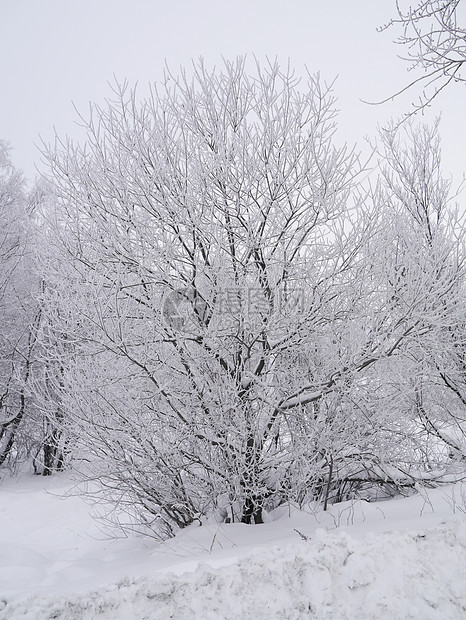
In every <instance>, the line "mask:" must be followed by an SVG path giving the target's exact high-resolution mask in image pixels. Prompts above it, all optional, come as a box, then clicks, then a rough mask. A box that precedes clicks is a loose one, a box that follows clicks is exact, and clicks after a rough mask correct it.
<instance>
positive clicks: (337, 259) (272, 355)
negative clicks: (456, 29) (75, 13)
mask: <svg viewBox="0 0 466 620" xmlns="http://www.w3.org/2000/svg"><path fill="white" fill-rule="evenodd" d="M335 116H336V115H335V110H334V99H333V97H332V94H331V92H330V90H329V88H328V87H326V86H325V85H323V84H322V83H321V82H320V80H319V79H317V78H315V77H312V76H308V77H307V79H306V80H305V81H303V82H302V83H301V82H300V81H299V80H298V79H297V78H296V77H295V75H294V74H293V72H292V71H291V70H290V69H288V70H287V71H285V72H282V71H281V70H280V68H279V67H278V65H276V64H272V65H269V66H267V67H266V68H265V69H264V68H260V67H259V66H258V67H257V70H256V72H255V74H253V75H248V73H247V72H246V69H245V63H244V61H243V60H242V59H239V60H238V61H236V62H233V63H228V62H227V63H225V67H224V69H223V71H216V70H214V71H208V70H207V69H206V68H205V66H204V65H203V64H202V63H201V64H197V65H195V66H194V67H193V69H192V72H191V74H190V75H188V74H187V73H182V74H181V75H180V76H174V75H172V74H167V76H166V80H165V82H164V83H163V84H162V85H161V86H159V87H157V88H155V87H154V89H153V91H152V93H151V95H150V97H149V98H148V99H146V100H144V101H138V99H137V96H136V93H135V92H134V91H131V90H130V89H129V88H128V87H127V86H126V85H123V86H122V87H117V88H116V89H115V100H114V101H110V102H109V103H108V106H107V107H106V108H99V107H95V108H93V110H92V114H91V117H90V119H89V120H88V121H85V120H84V119H83V122H85V123H86V124H87V130H88V134H87V137H88V139H87V143H86V145H85V146H82V147H81V146H79V145H76V144H73V143H71V142H65V143H63V142H57V144H56V146H55V148H53V149H50V151H49V153H48V158H49V162H50V172H51V182H52V184H53V186H54V193H55V210H54V212H53V214H49V225H48V239H49V251H48V254H47V257H46V259H45V260H46V272H47V274H48V286H47V288H46V290H45V291H44V306H45V311H46V314H47V316H48V321H49V324H50V326H51V329H52V330H54V333H55V342H58V343H61V344H60V347H61V353H60V355H59V360H58V362H59V365H60V368H61V369H62V372H61V373H60V380H59V381H56V383H55V387H54V390H55V391H56V393H59V394H60V399H61V403H62V404H63V406H64V407H65V409H66V411H67V415H69V416H70V418H71V419H72V420H73V425H74V432H75V434H76V443H77V444H80V445H81V448H80V449H81V453H82V455H83V456H84V457H86V462H88V463H89V464H88V465H86V473H87V476H88V477H89V476H95V477H96V478H98V479H99V480H100V484H101V487H100V489H101V491H102V492H103V493H104V497H105V498H107V499H113V501H115V502H117V503H118V505H119V506H122V507H124V508H125V510H126V512H128V511H130V510H131V509H133V511H134V519H135V523H139V524H140V523H144V524H146V525H149V526H150V527H151V528H153V529H154V530H156V531H158V532H159V533H161V534H163V535H170V534H171V533H172V532H173V528H176V527H182V526H184V525H186V524H188V523H190V522H192V520H193V519H195V518H196V517H200V516H201V515H206V514H211V513H215V512H216V514H217V516H218V517H219V518H230V519H233V520H236V519H240V520H241V521H243V522H245V523H251V522H256V523H259V522H261V521H262V516H263V515H262V512H263V510H264V509H267V508H270V507H273V506H276V505H277V504H279V503H281V502H283V501H289V500H293V501H299V502H302V501H307V500H309V499H311V498H316V497H321V498H323V499H324V501H327V500H328V498H329V496H330V495H331V493H334V494H335V493H337V494H338V493H340V494H341V493H342V492H343V491H342V486H341V484H343V485H344V484H346V483H348V484H349V485H351V484H352V482H351V481H352V480H353V481H354V480H355V479H356V476H355V475H353V478H351V476H350V474H354V472H355V468H356V469H357V468H359V469H361V468H362V469H363V470H366V469H367V463H368V462H369V461H370V463H371V466H372V465H373V467H374V468H376V467H378V470H377V475H378V476H379V477H380V476H381V475H384V474H383V471H382V470H381V466H382V465H383V456H384V455H386V454H387V450H388V448H386V445H388V444H389V446H390V449H391V450H392V452H393V460H394V461H395V460H396V458H397V456H396V454H395V452H396V450H395V449H394V441H396V440H394V430H393V425H392V427H390V428H389V429H388V431H387V433H386V437H385V438H384V439H380V437H381V415H382V414H383V415H384V413H383V412H382V414H381V412H380V411H379V410H378V408H377V407H376V406H374V402H375V401H374V397H373V395H372V394H373V389H374V386H379V384H377V377H378V378H379V380H380V369H381V368H382V367H383V364H386V363H388V360H391V359H392V358H393V357H394V356H395V354H397V353H398V351H400V349H401V348H402V347H404V346H405V344H406V343H410V342H411V341H412V339H413V338H416V337H419V336H420V335H421V334H422V333H423V332H424V331H425V330H426V329H427V328H426V326H425V325H424V323H423V318H422V316H421V315H422V313H423V312H424V310H425V308H426V307H428V308H429V311H432V312H438V311H439V308H440V307H441V306H442V304H443V300H444V299H447V297H448V293H447V291H445V290H444V289H443V288H442V287H441V286H440V287H439V288H438V290H433V289H432V290H430V289H429V290H427V291H425V290H423V289H422V286H421V284H422V283H417V282H415V274H414V272H413V286H412V287H411V288H410V291H409V295H410V298H409V299H410V301H409V303H408V304H404V305H403V304H400V303H398V306H397V312H396V313H394V311H393V308H394V306H395V305H396V301H395V297H396V291H395V290H394V285H393V283H391V282H390V277H389V276H390V273H391V272H390V269H391V270H392V272H393V274H397V273H398V271H397V269H398V265H396V264H395V263H394V260H393V254H392V245H391V244H392V242H393V239H394V237H395V235H394V233H393V231H394V229H395V228H396V226H395V222H394V221H392V220H390V223H389V225H387V223H386V222H382V221H381V219H380V218H381V216H383V215H384V214H385V213H386V212H385V211H384V209H383V207H384V200H385V198H384V196H383V193H381V192H374V193H373V195H371V194H370V193H367V194H364V193H363V192H362V191H361V190H360V188H359V186H358V174H359V173H360V171H361V167H360V164H359V162H358V158H357V157H356V155H355V154H354V152H353V151H351V150H349V149H348V148H347V147H345V146H340V147H339V146H338V143H337V139H336V136H335ZM392 233H393V234H392ZM385 259H386V260H385ZM387 269H388V272H387ZM387 273H388V275H387ZM395 288H396V287H395ZM422 304H424V305H422ZM426 304H427V306H426ZM60 347H59V348H60ZM55 350H58V349H55ZM377 369H379V370H377ZM377 372H378V373H379V374H378V375H377ZM370 457H373V458H370ZM399 460H400V459H399V458H398V461H399ZM381 471H382V474H381V473H380V472H381ZM340 483H341V484H340Z"/></svg>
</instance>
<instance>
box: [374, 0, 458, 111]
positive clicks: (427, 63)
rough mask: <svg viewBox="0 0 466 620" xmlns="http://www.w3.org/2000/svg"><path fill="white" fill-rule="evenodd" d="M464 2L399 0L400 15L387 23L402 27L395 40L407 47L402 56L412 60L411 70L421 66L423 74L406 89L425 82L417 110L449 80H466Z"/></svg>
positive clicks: (448, 83)
mask: <svg viewBox="0 0 466 620" xmlns="http://www.w3.org/2000/svg"><path fill="white" fill-rule="evenodd" d="M463 5H464V3H460V0H422V1H421V2H418V3H417V4H416V5H412V4H409V3H406V2H403V1H398V0H397V2H396V9H397V17H396V18H394V19H392V20H391V21H390V22H389V24H388V25H387V26H385V28H388V27H390V26H393V27H397V28H401V29H402V34H401V35H400V36H399V37H398V39H397V41H396V42H397V43H398V44H399V45H401V46H403V47H404V48H405V49H406V50H407V51H406V54H407V55H406V56H404V57H403V59H404V60H406V61H408V62H409V63H410V69H411V70H417V69H421V70H422V74H421V75H420V76H417V77H416V78H414V79H413V80H412V81H411V83H410V84H409V85H408V86H407V87H405V88H404V89H403V91H404V90H407V89H408V88H411V87H413V86H415V85H416V84H419V83H420V84H421V85H422V87H423V91H422V95H421V97H420V98H419V103H418V104H417V105H416V106H415V111H418V110H420V109H423V108H424V107H425V106H427V105H429V104H430V103H431V101H432V100H433V99H434V98H435V97H436V96H437V95H438V94H439V93H440V92H441V91H442V90H443V89H444V88H446V87H448V86H449V85H450V84H452V83H455V82H456V83H458V82H459V83H463V84H464V82H465V80H466V77H465V76H464V65H465V62H466V21H465V17H466V15H465V13H464V12H462V9H464V6H463ZM403 91H402V92H403Z"/></svg>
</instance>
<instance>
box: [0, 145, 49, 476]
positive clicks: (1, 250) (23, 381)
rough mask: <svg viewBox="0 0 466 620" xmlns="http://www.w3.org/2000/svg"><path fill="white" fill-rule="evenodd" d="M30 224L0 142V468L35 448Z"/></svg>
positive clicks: (17, 178)
mask: <svg viewBox="0 0 466 620" xmlns="http://www.w3.org/2000/svg"><path fill="white" fill-rule="evenodd" d="M28 220H29V213H28V200H27V196H26V193H25V188H24V181H23V177H22V175H21V174H20V173H19V172H18V171H16V170H15V168H14V167H13V165H12V163H11V161H10V158H9V149H8V147H7V145H6V144H5V143H4V142H0V230H1V233H0V315H1V323H2V330H1V337H0V466H1V465H6V464H10V465H12V464H14V463H15V462H17V461H18V460H21V459H22V458H25V456H26V455H27V454H28V453H29V452H30V450H31V449H32V445H33V440H32V432H31V424H32V425H33V417H34V416H33V413H32V405H31V398H30V391H29V383H30V379H31V372H32V368H31V367H32V364H33V360H34V350H35V346H36V339H37V326H38V322H39V320H40V312H39V310H38V306H37V304H35V303H34V301H33V299H32V293H33V291H34V288H35V284H36V279H35V276H34V273H33V262H32V247H31V245H30V243H29V241H30V240H29V238H28Z"/></svg>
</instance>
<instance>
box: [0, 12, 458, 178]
mask: <svg viewBox="0 0 466 620" xmlns="http://www.w3.org/2000/svg"><path fill="white" fill-rule="evenodd" d="M413 1H415V0H413ZM394 4H395V2H394V0H384V1H383V2H380V1H374V0H351V1H350V0H333V2H328V3H327V2H325V3H324V2H321V1H317V0H286V1H285V0H249V1H247V0H235V1H230V2H226V1H223V0H176V1H173V0H172V1H169V0H131V1H130V0H0V7H1V8H0V67H1V82H0V138H1V139H4V140H7V141H9V142H10V143H11V145H12V147H13V149H14V150H13V160H14V163H15V164H16V165H17V166H18V167H20V168H22V169H23V170H24V172H25V174H26V175H27V176H28V177H29V178H32V177H33V176H34V174H35V168H34V167H35V165H39V166H40V156H39V154H38V151H37V149H36V147H35V146H34V144H35V143H36V144H37V143H39V136H41V137H42V138H43V139H44V140H45V141H50V140H51V139H52V137H53V135H54V127H55V128H56V130H57V132H58V133H59V134H60V135H62V136H63V135H64V134H69V135H71V136H73V137H76V136H78V135H79V130H78V128H77V126H76V120H77V116H76V112H75V111H74V109H73V105H72V102H74V104H75V105H76V106H77V108H78V109H79V110H80V111H82V112H84V114H85V113H86V110H87V108H88V103H89V102H90V101H95V102H98V103H102V102H103V100H104V98H105V97H106V96H110V95H111V91H110V88H109V86H108V82H109V81H112V79H113V76H116V77H117V78H118V79H119V80H123V79H124V78H128V79H129V80H130V82H135V81H139V82H140V83H141V84H147V83H148V82H153V81H158V80H160V79H161V78H162V73H163V67H164V63H165V61H166V62H167V63H168V64H169V66H170V67H171V68H172V69H175V70H176V69H177V67H179V66H180V65H183V66H185V65H187V64H189V63H190V60H191V59H192V58H195V59H197V58H199V57H200V56H202V57H203V58H204V59H205V60H206V61H207V63H209V64H214V63H215V64H220V63H221V58H222V56H224V57H226V58H233V57H235V56H237V55H239V54H249V55H253V54H254V55H256V56H257V57H258V58H259V60H260V59H264V58H265V57H266V56H268V57H272V58H275V57H278V59H279V61H280V62H283V63H286V62H287V61H288V59H289V60H290V61H291V63H292V65H293V66H294V67H295V68H296V69H297V70H298V72H302V70H303V67H304V66H305V65H306V66H307V67H308V69H309V70H310V71H311V72H317V71H320V73H321V76H322V77H323V78H324V79H325V80H327V81H329V82H331V81H333V80H334V78H336V77H337V76H338V79H337V81H336V82H335V86H334V90H335V94H336V95H337V97H338V103H339V108H340V109H341V116H340V127H341V136H342V137H344V138H345V139H347V140H349V141H350V142H354V141H358V142H360V141H362V140H363V139H364V137H365V136H374V135H375V133H376V128H377V125H378V124H380V125H384V124H385V123H387V122H388V121H389V119H390V118H391V117H397V116H398V115H399V114H401V113H402V111H403V110H404V111H406V110H409V109H410V102H411V101H413V100H414V99H415V98H416V93H414V92H413V93H411V95H410V96H408V97H404V98H402V99H399V100H397V101H396V102H395V103H391V104H387V105H383V106H375V107H372V106H368V105H366V104H364V103H363V102H361V101H360V99H366V100H372V101H376V100H380V99H383V98H385V97H387V96H388V95H390V94H392V93H393V92H395V91H396V90H398V89H400V88H401V87H403V86H405V85H406V83H407V82H408V80H409V79H410V75H412V74H408V73H407V65H406V63H404V62H403V61H401V60H399V59H398V58H397V54H399V53H401V52H402V50H401V49H400V48H399V47H397V46H395V45H394V44H393V43H392V39H393V38H394V37H395V36H396V31H392V30H390V31H389V32H384V33H378V32H377V31H376V29H377V27H378V26H380V25H382V24H383V23H385V22H387V21H388V20H389V18H390V16H391V15H392V13H393V7H394ZM417 94H419V93H417ZM465 109H466V89H465V88H464V86H462V85H458V86H457V87H456V88H455V87H453V88H451V89H449V90H448V92H445V94H443V95H442V96H441V97H439V98H438V99H437V100H436V102H435V105H434V106H433V107H432V109H431V110H430V111H429V112H428V114H427V119H428V120H432V119H433V118H434V117H435V115H438V114H440V112H442V123H441V135H442V146H443V152H444V169H445V172H447V173H450V172H451V173H452V174H453V175H454V179H455V181H458V180H459V179H460V177H461V175H462V174H463V173H464V171H465V168H466V165H465V159H466V157H465V153H466V147H465V144H466V140H465V139H466V122H465V114H464V110H465ZM420 120H422V119H420Z"/></svg>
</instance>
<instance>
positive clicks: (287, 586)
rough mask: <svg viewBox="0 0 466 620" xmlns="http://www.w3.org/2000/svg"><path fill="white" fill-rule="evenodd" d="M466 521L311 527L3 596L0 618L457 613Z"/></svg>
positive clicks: (461, 608) (465, 590)
mask: <svg viewBox="0 0 466 620" xmlns="http://www.w3.org/2000/svg"><path fill="white" fill-rule="evenodd" d="M465 558H466V523H465V522H464V520H461V519H459V518H457V519H452V520H449V521H448V522H447V523H444V524H442V525H440V526H437V527H435V528H433V529H430V530H427V531H425V532H424V533H397V532H389V533H383V534H374V533H371V534H369V535H367V536H365V537H363V538H362V539H356V538H353V537H352V536H350V535H349V534H348V533H347V532H344V531H339V532H326V531H324V530H321V529H320V530H317V531H316V532H315V534H314V536H313V537H312V539H309V540H308V541H301V542H299V543H295V544H291V545H286V546H284V547H281V548H280V547H269V548H265V547H264V548H259V549H257V550H255V551H253V552H252V553H251V554H250V555H249V556H248V557H246V558H243V559H241V560H239V561H237V562H236V563H234V564H231V565H228V566H223V567H219V568H218V567H212V566H209V565H207V564H201V565H199V566H198V567H197V569H196V570H194V571H192V572H189V573H184V574H182V575H174V574H166V575H163V576H159V577H151V578H147V577H144V578H139V579H136V580H129V579H126V580H124V581H122V582H120V583H118V584H117V585H115V586H112V587H107V588H103V589H100V590H96V591H94V592H89V593H81V594H75V595H54V596H51V597H48V598H39V597H37V596H35V597H26V598H22V599H13V600H12V601H11V602H10V601H8V600H6V601H5V600H3V601H2V603H0V605H1V606H2V607H1V609H0V619H1V620H13V619H16V618H18V619H19V618H21V619H24V620H25V619H28V620H29V619H30V620H41V619H44V620H45V619H50V618H56V619H60V620H71V619H73V620H74V619H83V620H84V619H89V620H90V619H94V618H100V619H102V620H107V619H108V620H120V619H121V620H131V619H138V620H139V619H143V618H147V619H151V620H156V619H159V618H160V619H164V620H165V619H167V618H180V619H181V618H182V619H183V620H188V619H191V618H192V619H201V620H209V619H215V620H218V619H222V618H238V619H242V618H245V619H246V618H254V619H255V620H258V619H261V618H264V619H266V618H267V619H268V620H269V619H274V618H279V619H286V618H290V619H298V618H319V619H320V618H322V619H327V618H328V619H332V620H335V619H339V620H340V619H341V620H343V619H346V618H347V619H354V618H368V619H369V618H371V619H374V618H377V619H378V620H379V619H383V618H386V619H390V620H393V619H394V618H396V619H400V620H401V619H404V618H415V619H416V620H419V619H422V620H429V619H434V618H435V619H440V618H441V619H442V620H446V619H452V620H454V619H456V618H458V620H460V619H461V620H462V619H464V618H465V617H466V562H465Z"/></svg>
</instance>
